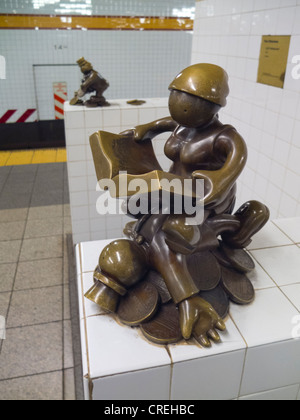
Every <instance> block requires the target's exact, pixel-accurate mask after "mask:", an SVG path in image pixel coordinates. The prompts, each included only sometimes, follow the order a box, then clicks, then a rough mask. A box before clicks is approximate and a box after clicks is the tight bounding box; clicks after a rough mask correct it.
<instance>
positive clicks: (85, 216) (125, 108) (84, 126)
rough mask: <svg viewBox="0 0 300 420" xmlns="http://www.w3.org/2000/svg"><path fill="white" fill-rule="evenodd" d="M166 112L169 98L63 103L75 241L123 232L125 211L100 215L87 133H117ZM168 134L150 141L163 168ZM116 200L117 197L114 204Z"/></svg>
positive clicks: (165, 164)
mask: <svg viewBox="0 0 300 420" xmlns="http://www.w3.org/2000/svg"><path fill="white" fill-rule="evenodd" d="M168 115H169V110H168V99H167V98H156V99H155V98H154V99H146V104H144V105H142V106H131V105H128V104H127V101H126V100H115V101H112V106H111V107H109V108H96V109H88V108H85V107H72V106H70V105H69V104H68V103H66V104H65V128H66V143H67V154H68V176H69V190H70V203H71V216H72V228H73V241H74V243H78V242H82V241H89V240H98V239H105V238H115V237H122V236H123V229H124V227H125V224H126V223H127V222H128V221H130V220H132V219H129V218H128V217H127V216H125V215H115V216H114V215H110V216H109V215H105V216H103V215H99V214H98V213H97V211H96V202H97V199H98V198H99V197H100V193H99V192H98V191H96V185H97V178H96V171H95V166H94V162H93V157H92V154H91V150H90V145H89V137H90V136H91V135H92V134H94V133H95V132H97V131H99V130H104V131H109V132H113V133H120V132H121V131H124V130H127V129H129V128H132V127H135V126H137V125H139V124H143V123H145V122H151V121H154V120H157V119H159V118H163V117H166V116H168ZM168 137H169V134H168V133H166V134H163V135H160V136H158V137H157V138H156V139H155V140H154V142H153V144H154V149H155V152H156V155H157V158H158V160H159V162H160V164H161V166H162V167H163V168H164V169H165V170H169V167H170V164H171V162H170V161H169V159H168V158H166V156H165V155H164V145H165V143H166V141H167V139H168ZM118 204H119V202H117V201H116V205H118Z"/></svg>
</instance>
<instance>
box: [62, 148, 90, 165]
mask: <svg viewBox="0 0 300 420" xmlns="http://www.w3.org/2000/svg"><path fill="white" fill-rule="evenodd" d="M67 153H68V162H81V161H83V160H85V158H86V154H85V146H69V147H68V149H67Z"/></svg>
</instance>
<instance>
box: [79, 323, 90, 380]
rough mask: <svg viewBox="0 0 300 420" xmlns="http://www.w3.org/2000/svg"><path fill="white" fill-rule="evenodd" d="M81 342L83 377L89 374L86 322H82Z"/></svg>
mask: <svg viewBox="0 0 300 420" xmlns="http://www.w3.org/2000/svg"><path fill="white" fill-rule="evenodd" d="M80 341H81V355H82V374H83V377H85V376H87V375H88V374H89V368H88V351H87V341H86V324H85V320H84V319H81V320H80Z"/></svg>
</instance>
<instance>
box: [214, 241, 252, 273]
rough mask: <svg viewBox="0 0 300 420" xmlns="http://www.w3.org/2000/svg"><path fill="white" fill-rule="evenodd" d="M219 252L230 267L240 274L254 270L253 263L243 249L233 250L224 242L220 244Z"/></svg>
mask: <svg viewBox="0 0 300 420" xmlns="http://www.w3.org/2000/svg"><path fill="white" fill-rule="evenodd" d="M221 250H222V252H223V254H224V255H225V257H226V258H227V260H228V261H229V262H230V263H231V265H232V267H233V268H235V269H236V270H238V271H241V272H242V273H249V272H250V271H252V270H254V269H255V263H254V261H253V259H252V258H251V256H250V255H249V254H248V252H246V251H244V250H243V249H233V248H230V247H229V246H228V245H225V244H224V242H222V243H221Z"/></svg>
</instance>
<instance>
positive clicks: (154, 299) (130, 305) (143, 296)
mask: <svg viewBox="0 0 300 420" xmlns="http://www.w3.org/2000/svg"><path fill="white" fill-rule="evenodd" d="M158 304H159V294H158V291H157V290H156V288H155V286H153V285H152V284H150V283H146V282H142V283H140V284H139V285H137V286H136V287H134V288H133V289H131V290H130V291H129V292H128V293H127V295H126V296H124V297H123V298H122V299H121V301H120V304H119V308H118V311H117V314H118V317H119V319H120V321H121V322H122V323H123V324H126V325H130V326H136V325H139V324H141V323H142V322H145V321H148V320H149V319H151V318H152V317H153V316H154V315H155V313H156V311H157V308H158Z"/></svg>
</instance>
